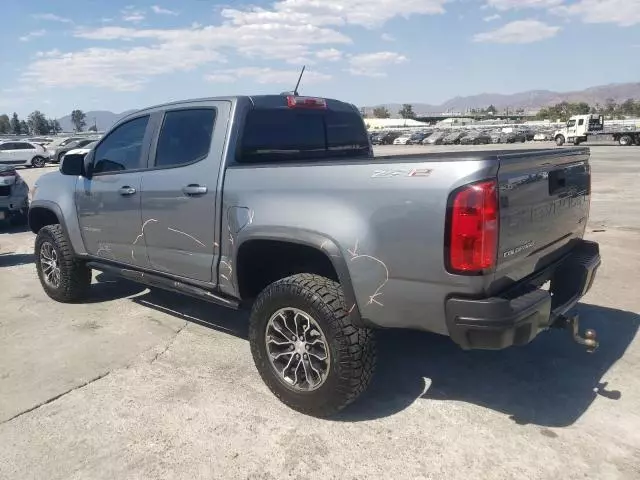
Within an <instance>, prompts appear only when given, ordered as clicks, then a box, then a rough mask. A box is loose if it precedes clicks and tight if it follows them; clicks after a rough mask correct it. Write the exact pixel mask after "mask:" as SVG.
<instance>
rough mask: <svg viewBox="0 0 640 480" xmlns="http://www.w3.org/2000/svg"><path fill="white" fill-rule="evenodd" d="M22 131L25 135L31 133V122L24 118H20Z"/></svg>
mask: <svg viewBox="0 0 640 480" xmlns="http://www.w3.org/2000/svg"><path fill="white" fill-rule="evenodd" d="M20 133H22V134H23V135H28V134H29V124H28V123H27V122H25V121H24V120H20Z"/></svg>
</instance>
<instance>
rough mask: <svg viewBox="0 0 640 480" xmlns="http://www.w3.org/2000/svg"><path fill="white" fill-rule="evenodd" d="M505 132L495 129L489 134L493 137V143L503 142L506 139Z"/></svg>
mask: <svg viewBox="0 0 640 480" xmlns="http://www.w3.org/2000/svg"><path fill="white" fill-rule="evenodd" d="M504 135H505V134H504V133H502V132H501V131H500V130H496V131H493V132H491V133H490V134H489V137H491V143H502V142H503V141H504Z"/></svg>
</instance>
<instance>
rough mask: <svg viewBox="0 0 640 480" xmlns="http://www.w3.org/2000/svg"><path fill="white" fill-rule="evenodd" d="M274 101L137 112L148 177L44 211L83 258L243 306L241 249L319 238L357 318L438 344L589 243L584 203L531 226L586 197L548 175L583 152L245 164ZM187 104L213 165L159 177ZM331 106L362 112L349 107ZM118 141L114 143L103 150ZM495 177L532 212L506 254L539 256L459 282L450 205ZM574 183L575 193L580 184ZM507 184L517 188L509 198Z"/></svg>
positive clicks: (83, 193) (53, 196) (48, 183)
mask: <svg viewBox="0 0 640 480" xmlns="http://www.w3.org/2000/svg"><path fill="white" fill-rule="evenodd" d="M274 98H275V97H255V98H254V99H249V98H247V97H239V98H234V97H232V98H220V99H204V100H194V101H189V102H176V103H173V104H169V105H164V106H158V107H153V108H150V109H147V110H143V111H140V112H136V113H135V114H133V115H131V116H129V117H127V118H125V119H123V120H122V122H121V123H124V122H126V121H129V120H131V119H132V118H136V117H139V116H141V115H151V118H152V121H151V122H150V124H149V127H148V129H147V135H146V137H145V145H143V149H142V158H141V166H142V168H141V169H140V170H139V171H131V172H128V173H117V174H109V175H102V176H96V177H94V178H92V179H91V180H89V179H84V178H80V179H77V182H76V190H77V194H76V203H77V214H76V212H75V211H74V207H73V205H72V204H73V201H72V200H70V199H69V196H70V194H69V191H68V190H63V189H60V188H59V187H58V185H59V184H61V183H64V182H69V180H68V179H64V180H61V177H62V176H61V175H47V176H45V177H43V178H42V179H41V181H40V182H39V184H40V188H39V189H38V192H37V195H36V197H35V200H36V204H37V202H38V201H41V200H48V201H52V202H55V203H58V204H63V205H64V207H61V211H62V213H63V215H64V217H65V219H66V218H67V217H70V218H69V224H70V225H71V226H72V227H71V228H73V226H75V224H74V217H79V219H80V220H79V223H80V225H79V226H80V228H81V232H82V240H81V239H80V238H79V236H78V235H77V233H75V232H74V233H73V234H71V235H70V237H71V241H72V244H73V246H74V248H75V251H76V252H79V253H81V252H84V251H86V252H87V253H88V254H89V255H91V256H99V257H102V258H104V259H109V260H112V261H116V262H119V263H122V264H126V265H134V266H136V267H139V268H144V269H148V270H150V271H157V272H163V273H171V274H173V275H176V276H178V277H180V278H183V279H185V281H191V282H194V283H197V284H198V285H201V286H202V285H204V286H208V287H210V288H212V289H213V288H217V289H219V290H220V291H221V292H223V293H225V294H227V295H230V296H234V297H239V289H238V278H237V272H238V268H237V260H238V258H237V253H238V249H239V248H240V246H241V245H242V243H243V242H245V241H247V240H255V239H260V238H274V236H277V237H278V238H280V239H283V240H285V241H292V242H301V241H302V238H305V239H307V240H308V239H309V238H313V239H314V240H313V242H312V243H311V245H312V246H313V247H315V248H317V249H319V250H321V251H323V252H324V253H325V254H326V255H327V256H328V257H329V259H331V260H332V262H333V263H334V265H335V264H336V260H334V259H333V258H332V257H340V262H341V263H342V264H344V265H346V278H344V276H343V278H342V279H341V280H347V282H344V281H343V284H345V288H348V286H349V285H351V286H352V288H353V294H352V293H351V292H347V297H348V301H349V302H351V303H352V304H351V305H349V306H348V307H349V308H350V311H352V312H356V314H359V315H361V316H362V317H363V318H365V319H367V320H368V321H369V322H370V323H372V324H375V325H378V326H381V327H396V328H416V329H421V330H428V331H432V332H436V333H440V334H447V327H446V325H445V311H444V304H445V299H446V298H447V297H448V296H450V295H453V294H455V295H473V296H488V295H490V294H492V293H495V292H496V291H497V290H499V289H502V288H504V287H505V286H507V285H508V284H509V283H512V282H515V281H517V280H520V279H521V278H523V277H525V276H527V275H528V274H530V273H532V272H534V271H535V270H536V269H538V268H539V267H540V262H544V258H545V255H546V254H548V253H550V252H553V251H555V250H558V249H559V248H560V247H561V246H562V245H563V244H562V243H557V241H558V240H559V239H562V238H563V237H564V239H563V240H562V242H564V244H568V242H569V240H571V239H572V238H576V237H581V236H582V233H583V231H584V228H585V225H586V212H585V211H584V206H585V205H586V203H581V204H580V205H579V207H580V208H578V209H570V210H567V211H566V212H564V213H562V214H561V215H553V216H548V218H547V219H545V221H544V222H543V223H544V225H545V228H544V229H539V228H538V226H537V225H534V223H533V222H532V218H533V217H532V212H534V211H537V210H543V211H545V210H546V209H548V208H553V206H554V202H556V201H557V200H558V199H559V198H560V196H562V195H570V196H572V197H584V196H585V195H586V192H585V191H581V190H580V189H571V190H566V191H565V190H563V191H562V192H556V193H554V194H553V195H552V194H551V193H550V192H548V191H547V190H546V181H547V177H543V176H542V170H544V173H545V174H546V175H547V176H548V175H549V172H552V171H554V170H557V169H563V168H564V167H565V165H567V164H570V163H572V162H573V163H575V162H578V163H581V164H584V165H586V162H587V161H588V150H586V149H563V150H551V149H548V150H539V149H538V150H533V149H529V150H522V151H521V152H520V153H519V154H517V155H514V154H512V155H504V156H502V157H501V155H502V154H503V153H505V152H503V151H500V150H486V151H482V152H477V151H463V152H460V153H455V152H454V153H436V154H432V155H428V154H424V155H417V156H416V155H407V156H397V157H392V158H379V159H373V160H371V161H366V160H363V159H361V158H360V159H353V160H350V159H344V160H340V161H329V162H316V163H313V164H310V163H307V164H291V165H283V164H279V165H272V166H270V165H257V166H238V165H235V162H234V159H235V153H236V152H235V149H236V145H237V140H238V138H239V136H240V135H241V134H242V126H243V121H244V117H245V115H246V112H247V111H248V109H249V108H251V107H252V105H253V103H255V102H258V103H260V102H267V103H268V102H269V101H273V99H274ZM189 107H198V108H200V107H214V108H217V109H218V112H219V113H218V118H217V121H216V124H215V127H214V132H213V140H212V144H211V149H210V152H209V155H208V156H207V157H206V158H205V159H203V160H201V161H200V162H198V163H194V164H191V165H188V166H184V167H179V168H171V169H159V170H155V169H153V168H152V167H153V161H154V160H153V159H154V149H155V141H156V140H155V139H156V138H157V135H158V131H159V126H160V124H161V117H162V114H163V112H165V111H168V110H172V109H180V108H189ZM330 107H331V108H340V109H351V108H352V107H351V106H348V105H346V104H343V103H340V102H334V103H332V104H330ZM117 127H118V125H116V126H115V127H114V129H115V128H117ZM108 137H109V133H107V134H106V135H105V137H103V139H102V140H101V141H104V140H105V139H106V138H108ZM538 174H540V175H538ZM530 175H534V176H535V175H538V177H536V178H537V179H538V181H537V182H534V183H532V182H516V181H515V180H514V179H517V178H522V177H523V176H530ZM490 178H498V180H499V182H500V188H501V193H500V202H501V215H502V216H503V217H504V218H505V219H506V218H507V217H508V216H509V215H512V213H513V212H514V211H523V212H525V215H524V216H523V217H522V218H521V219H520V222H519V224H518V225H509V223H505V222H504V221H503V222H501V223H502V226H501V231H500V238H501V244H500V249H501V251H502V250H505V249H512V248H514V247H517V246H518V242H528V243H531V244H533V245H535V248H536V252H535V253H533V254H532V253H530V252H524V253H523V254H521V255H515V256H513V257H511V258H510V259H509V261H508V262H500V263H499V266H498V271H497V274H496V275H493V274H488V275H483V276H464V275H454V274H451V273H449V272H448V271H447V270H446V267H445V251H444V245H445V233H446V232H445V225H446V212H447V201H448V198H449V195H450V193H451V192H452V191H454V190H455V189H457V188H458V187H461V186H463V185H466V184H469V183H471V182H475V181H479V180H485V179H490ZM568 181H569V183H570V184H571V186H573V183H572V181H573V179H572V178H569V179H568ZM190 184H199V185H203V186H206V187H207V193H206V194H205V195H203V196H200V197H197V198H192V197H188V196H185V195H184V194H183V192H182V190H181V189H182V188H183V187H184V186H186V185H190ZM125 185H126V186H132V187H134V188H135V189H136V191H137V192H139V194H138V193H136V195H132V196H131V197H122V196H121V195H119V193H118V190H119V189H120V188H121V187H123V186H125ZM505 185H509V186H511V188H510V189H509V190H508V191H506V190H505V192H504V193H503V191H502V190H503V189H502V187H503V186H505ZM527 212H528V213H527ZM527 215H528V217H527ZM523 218H524V220H523ZM501 220H503V219H501ZM527 222H528V223H527ZM68 228H69V227H68ZM523 235H524V236H523ZM305 241H306V240H305ZM78 242H80V244H79V243H78ZM329 246H330V248H328V247H329ZM282 261H283V262H285V261H286V258H283V259H282ZM336 270H338V268H336ZM348 284H349V285H348Z"/></svg>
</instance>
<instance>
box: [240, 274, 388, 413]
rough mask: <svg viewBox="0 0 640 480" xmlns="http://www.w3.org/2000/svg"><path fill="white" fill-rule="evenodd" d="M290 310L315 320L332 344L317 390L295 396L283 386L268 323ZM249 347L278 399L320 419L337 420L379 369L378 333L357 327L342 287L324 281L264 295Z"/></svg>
mask: <svg viewBox="0 0 640 480" xmlns="http://www.w3.org/2000/svg"><path fill="white" fill-rule="evenodd" d="M285 307H292V308H296V309H299V310H302V311H304V312H305V313H306V314H308V315H310V316H311V317H313V318H314V319H315V321H316V322H317V323H318V325H319V326H320V328H321V329H322V331H323V334H324V336H325V339H326V341H327V344H328V347H329V352H330V365H329V373H328V375H327V378H326V380H325V381H324V383H323V384H322V385H321V386H320V387H319V388H318V389H316V390H312V391H300V390H294V389H293V388H292V387H290V386H288V385H286V384H285V383H284V381H283V380H281V378H280V376H279V374H278V373H277V372H276V371H275V369H274V368H273V367H272V365H271V363H270V361H269V357H268V352H267V348H266V344H265V335H266V328H267V323H268V321H269V319H270V318H271V316H272V315H273V314H274V313H275V312H276V311H278V310H279V309H281V308H285ZM249 343H250V346H251V353H252V355H253V360H254V362H255V365H256V368H257V369H258V372H259V373H260V376H261V377H262V380H263V381H264V382H265V383H266V384H267V386H268V387H269V389H270V390H271V391H272V392H273V394H274V395H275V396H276V397H278V399H279V400H280V401H282V402H283V403H284V404H285V405H287V406H289V407H291V408H292V409H294V410H297V411H299V412H301V413H304V414H306V415H311V416H314V417H321V418H322V417H328V416H331V415H333V414H335V413H337V412H338V411H340V410H341V409H343V408H344V407H346V406H347V405H349V404H350V403H352V402H353V401H354V400H356V398H358V396H359V395H360V394H361V393H362V392H364V391H365V390H366V389H367V387H368V386H369V383H370V382H371V378H372V376H373V371H374V368H375V361H376V349H375V340H374V335H373V331H372V330H371V329H368V328H360V327H356V326H355V325H353V324H352V322H351V320H350V318H349V312H348V309H347V307H346V305H345V301H344V295H343V292H342V288H341V287H340V284H339V283H337V282H334V281H333V280H330V279H328V278H325V277H321V276H319V275H313V274H306V273H304V274H297V275H293V276H291V277H287V278H284V279H282V280H278V281H277V282H274V283H272V284H271V285H269V286H268V287H267V288H266V289H264V290H263V291H262V293H261V294H260V295H259V296H258V298H257V299H256V301H255V303H254V305H253V309H252V312H251V319H250V323H249Z"/></svg>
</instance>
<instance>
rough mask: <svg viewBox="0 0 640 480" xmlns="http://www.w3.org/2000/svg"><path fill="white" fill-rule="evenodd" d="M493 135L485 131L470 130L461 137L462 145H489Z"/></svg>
mask: <svg viewBox="0 0 640 480" xmlns="http://www.w3.org/2000/svg"><path fill="white" fill-rule="evenodd" d="M489 143H491V136H490V135H489V134H487V133H484V132H470V133H469V134H467V135H465V136H464V137H462V138H461V139H460V145H488V144H489Z"/></svg>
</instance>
